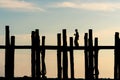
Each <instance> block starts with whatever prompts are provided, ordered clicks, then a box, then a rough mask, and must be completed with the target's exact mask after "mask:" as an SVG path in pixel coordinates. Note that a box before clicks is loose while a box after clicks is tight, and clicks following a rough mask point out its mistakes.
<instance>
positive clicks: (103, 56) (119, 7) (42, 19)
mask: <svg viewBox="0 0 120 80" xmlns="http://www.w3.org/2000/svg"><path fill="white" fill-rule="evenodd" d="M119 14H120V1H119V0H0V44H4V43H5V41H4V40H5V39H4V35H5V26H6V25H9V26H10V31H11V35H15V36H16V43H15V44H16V45H18V44H19V45H23V44H25V45H28V44H29V45H30V44H31V40H30V36H31V35H30V34H31V31H33V30H35V29H39V32H40V36H44V35H45V36H46V44H47V45H51V44H52V45H56V40H57V39H56V37H57V33H60V32H62V29H67V37H70V36H72V37H74V35H73V34H74V30H75V29H78V31H79V34H80V39H79V44H80V45H83V44H84V42H83V41H84V33H85V32H88V29H93V32H94V37H98V39H99V45H114V35H115V32H119V31H120V23H119V20H120V15H119ZM0 53H4V50H1V51H0ZM16 53H18V54H16V55H15V76H24V75H28V76H30V75H31V74H30V59H31V58H30V54H29V53H30V50H16ZM21 53H26V54H21ZM47 53H54V54H47V55H46V64H47V65H48V66H49V67H47V70H48V71H47V76H48V77H55V76H56V70H55V71H54V73H52V74H51V72H52V71H53V69H56V67H54V66H56V51H47ZM0 55H1V56H0V57H1V58H0V64H1V65H0V67H1V68H0V72H1V73H0V76H4V54H0ZM74 56H75V66H76V67H75V71H76V72H75V76H76V77H84V51H75V55H74ZM25 63H26V64H25ZM50 63H51V64H53V65H51V64H50ZM106 64H107V65H106ZM80 67H81V68H80ZM113 69H114V51H113V50H109V51H108V50H100V51H99V70H100V77H103V78H104V77H105V78H108V77H110V78H113V72H114V71H113Z"/></svg>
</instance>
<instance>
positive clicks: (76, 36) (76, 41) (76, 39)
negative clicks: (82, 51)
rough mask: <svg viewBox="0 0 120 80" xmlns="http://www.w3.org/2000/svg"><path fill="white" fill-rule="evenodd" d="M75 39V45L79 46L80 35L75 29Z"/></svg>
mask: <svg viewBox="0 0 120 80" xmlns="http://www.w3.org/2000/svg"><path fill="white" fill-rule="evenodd" d="M74 35H75V39H74V44H75V46H79V43H78V40H79V33H78V30H77V29H75V34H74Z"/></svg>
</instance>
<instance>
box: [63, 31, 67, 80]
mask: <svg viewBox="0 0 120 80" xmlns="http://www.w3.org/2000/svg"><path fill="white" fill-rule="evenodd" d="M63 79H64V80H67V79H68V56H67V36H66V29H63Z"/></svg>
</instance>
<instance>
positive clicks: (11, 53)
mask: <svg viewBox="0 0 120 80" xmlns="http://www.w3.org/2000/svg"><path fill="white" fill-rule="evenodd" d="M14 46H15V36H11V48H10V61H9V63H10V76H11V77H12V78H13V77H14V52H15V50H14Z"/></svg>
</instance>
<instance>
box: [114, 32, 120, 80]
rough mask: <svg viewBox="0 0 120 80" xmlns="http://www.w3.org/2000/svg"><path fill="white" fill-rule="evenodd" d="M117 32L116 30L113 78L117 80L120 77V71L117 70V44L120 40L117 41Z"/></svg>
mask: <svg viewBox="0 0 120 80" xmlns="http://www.w3.org/2000/svg"><path fill="white" fill-rule="evenodd" d="M119 41H120V40H119V33H118V32H116V33H115V51H114V52H115V53H114V79H115V80H118V79H120V72H119V69H120V68H119V66H120V64H119V58H120V57H119V53H120V52H119V46H120V42H119Z"/></svg>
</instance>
